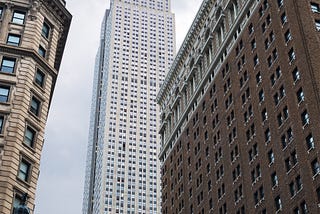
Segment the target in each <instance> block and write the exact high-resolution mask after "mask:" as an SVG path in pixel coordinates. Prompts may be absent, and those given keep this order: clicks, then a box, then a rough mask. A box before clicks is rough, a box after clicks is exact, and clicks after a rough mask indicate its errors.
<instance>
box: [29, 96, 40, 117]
mask: <svg viewBox="0 0 320 214" xmlns="http://www.w3.org/2000/svg"><path fill="white" fill-rule="evenodd" d="M40 104H41V102H40V101H39V100H38V99H37V98H36V97H35V96H32V99H31V105H30V111H31V112H32V113H33V114H34V115H36V116H39V113H40Z"/></svg>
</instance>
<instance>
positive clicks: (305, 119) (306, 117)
mask: <svg viewBox="0 0 320 214" xmlns="http://www.w3.org/2000/svg"><path fill="white" fill-rule="evenodd" d="M301 121H302V124H303V125H307V124H309V123H310V118H309V114H308V112H307V110H305V111H304V112H303V113H302V114H301Z"/></svg>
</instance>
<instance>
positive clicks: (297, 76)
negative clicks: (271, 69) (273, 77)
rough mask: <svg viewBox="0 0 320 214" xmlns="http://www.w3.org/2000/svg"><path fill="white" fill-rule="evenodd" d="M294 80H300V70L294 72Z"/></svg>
mask: <svg viewBox="0 0 320 214" xmlns="http://www.w3.org/2000/svg"><path fill="white" fill-rule="evenodd" d="M292 78H293V81H294V82H296V81H298V80H299V79H300V72H299V70H298V68H295V69H294V70H293V71H292Z"/></svg>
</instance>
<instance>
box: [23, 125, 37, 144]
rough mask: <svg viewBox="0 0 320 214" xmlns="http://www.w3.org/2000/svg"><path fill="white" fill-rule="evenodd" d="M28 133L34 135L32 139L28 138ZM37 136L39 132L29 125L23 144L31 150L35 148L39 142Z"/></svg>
mask: <svg viewBox="0 0 320 214" xmlns="http://www.w3.org/2000/svg"><path fill="white" fill-rule="evenodd" d="M28 131H29V132H30V133H31V134H32V139H30V138H29V137H28V136H27V133H28ZM37 135H38V131H37V130H36V129H35V128H34V127H32V126H31V125H30V124H27V125H26V128H25V132H24V138H23V144H24V145H26V146H28V147H30V148H34V147H35V144H36V141H37Z"/></svg>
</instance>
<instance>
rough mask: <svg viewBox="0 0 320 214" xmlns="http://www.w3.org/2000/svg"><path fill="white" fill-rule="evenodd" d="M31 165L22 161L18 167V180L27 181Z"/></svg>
mask: <svg viewBox="0 0 320 214" xmlns="http://www.w3.org/2000/svg"><path fill="white" fill-rule="evenodd" d="M30 169H31V164H30V163H28V162H27V161H26V160H24V159H22V160H21V162H20V166H19V172H18V178H20V179H21V180H23V181H26V182H27V181H28V179H29V174H30Z"/></svg>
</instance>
